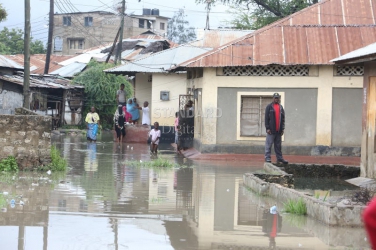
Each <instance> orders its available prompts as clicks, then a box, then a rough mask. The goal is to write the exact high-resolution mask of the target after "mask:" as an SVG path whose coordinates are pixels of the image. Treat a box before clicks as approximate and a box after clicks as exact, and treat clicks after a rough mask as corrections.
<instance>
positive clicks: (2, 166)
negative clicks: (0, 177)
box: [0, 156, 18, 172]
mask: <svg viewBox="0 0 376 250" xmlns="http://www.w3.org/2000/svg"><path fill="white" fill-rule="evenodd" d="M0 171H3V172H18V164H17V161H16V158H14V157H13V156H8V157H7V158H5V159H2V160H1V161H0Z"/></svg>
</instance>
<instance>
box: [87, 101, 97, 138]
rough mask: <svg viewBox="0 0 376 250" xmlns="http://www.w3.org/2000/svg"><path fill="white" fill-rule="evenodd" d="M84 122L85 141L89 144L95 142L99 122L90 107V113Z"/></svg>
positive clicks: (92, 108)
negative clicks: (85, 128) (85, 130)
mask: <svg viewBox="0 0 376 250" xmlns="http://www.w3.org/2000/svg"><path fill="white" fill-rule="evenodd" d="M85 122H86V124H87V135H86V137H87V140H88V141H90V142H93V141H94V142H96V141H97V133H98V129H99V126H100V121H99V115H98V113H97V112H96V110H95V108H94V107H91V109H90V112H89V113H87V115H86V119H85Z"/></svg>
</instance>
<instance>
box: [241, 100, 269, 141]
mask: <svg viewBox="0 0 376 250" xmlns="http://www.w3.org/2000/svg"><path fill="white" fill-rule="evenodd" d="M272 101H273V98H272V97H270V96H242V97H241V106H240V136H255V137H260V136H266V131H265V122H264V116H265V108H266V106H267V105H268V104H269V103H271V102H272Z"/></svg>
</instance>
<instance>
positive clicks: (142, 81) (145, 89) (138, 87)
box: [134, 73, 153, 122]
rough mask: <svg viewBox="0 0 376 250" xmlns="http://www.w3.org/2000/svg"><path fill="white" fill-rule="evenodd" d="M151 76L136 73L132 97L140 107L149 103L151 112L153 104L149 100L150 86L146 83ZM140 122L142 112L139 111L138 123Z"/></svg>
mask: <svg viewBox="0 0 376 250" xmlns="http://www.w3.org/2000/svg"><path fill="white" fill-rule="evenodd" d="M150 75H151V74H143V73H137V74H136V78H135V83H134V96H135V97H136V98H137V101H138V104H139V105H140V106H141V107H142V106H143V105H144V102H145V101H147V102H149V109H150V110H152V108H153V103H152V98H151V85H152V82H148V80H149V76H150ZM141 121H142V111H141V110H140V122H141Z"/></svg>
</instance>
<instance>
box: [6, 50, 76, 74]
mask: <svg viewBox="0 0 376 250" xmlns="http://www.w3.org/2000/svg"><path fill="white" fill-rule="evenodd" d="M4 56H5V57H6V58H8V59H11V60H13V61H15V62H17V63H18V64H20V65H24V55H23V54H17V55H4ZM72 57H73V55H69V56H60V55H51V59H50V67H49V70H48V72H52V71H55V70H57V69H60V68H61V67H62V66H61V65H59V64H58V63H59V62H62V61H65V60H67V59H69V58H72ZM45 64H46V55H45V54H34V55H30V67H31V68H32V70H31V71H30V73H32V74H40V75H43V72H44V65H45Z"/></svg>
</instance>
